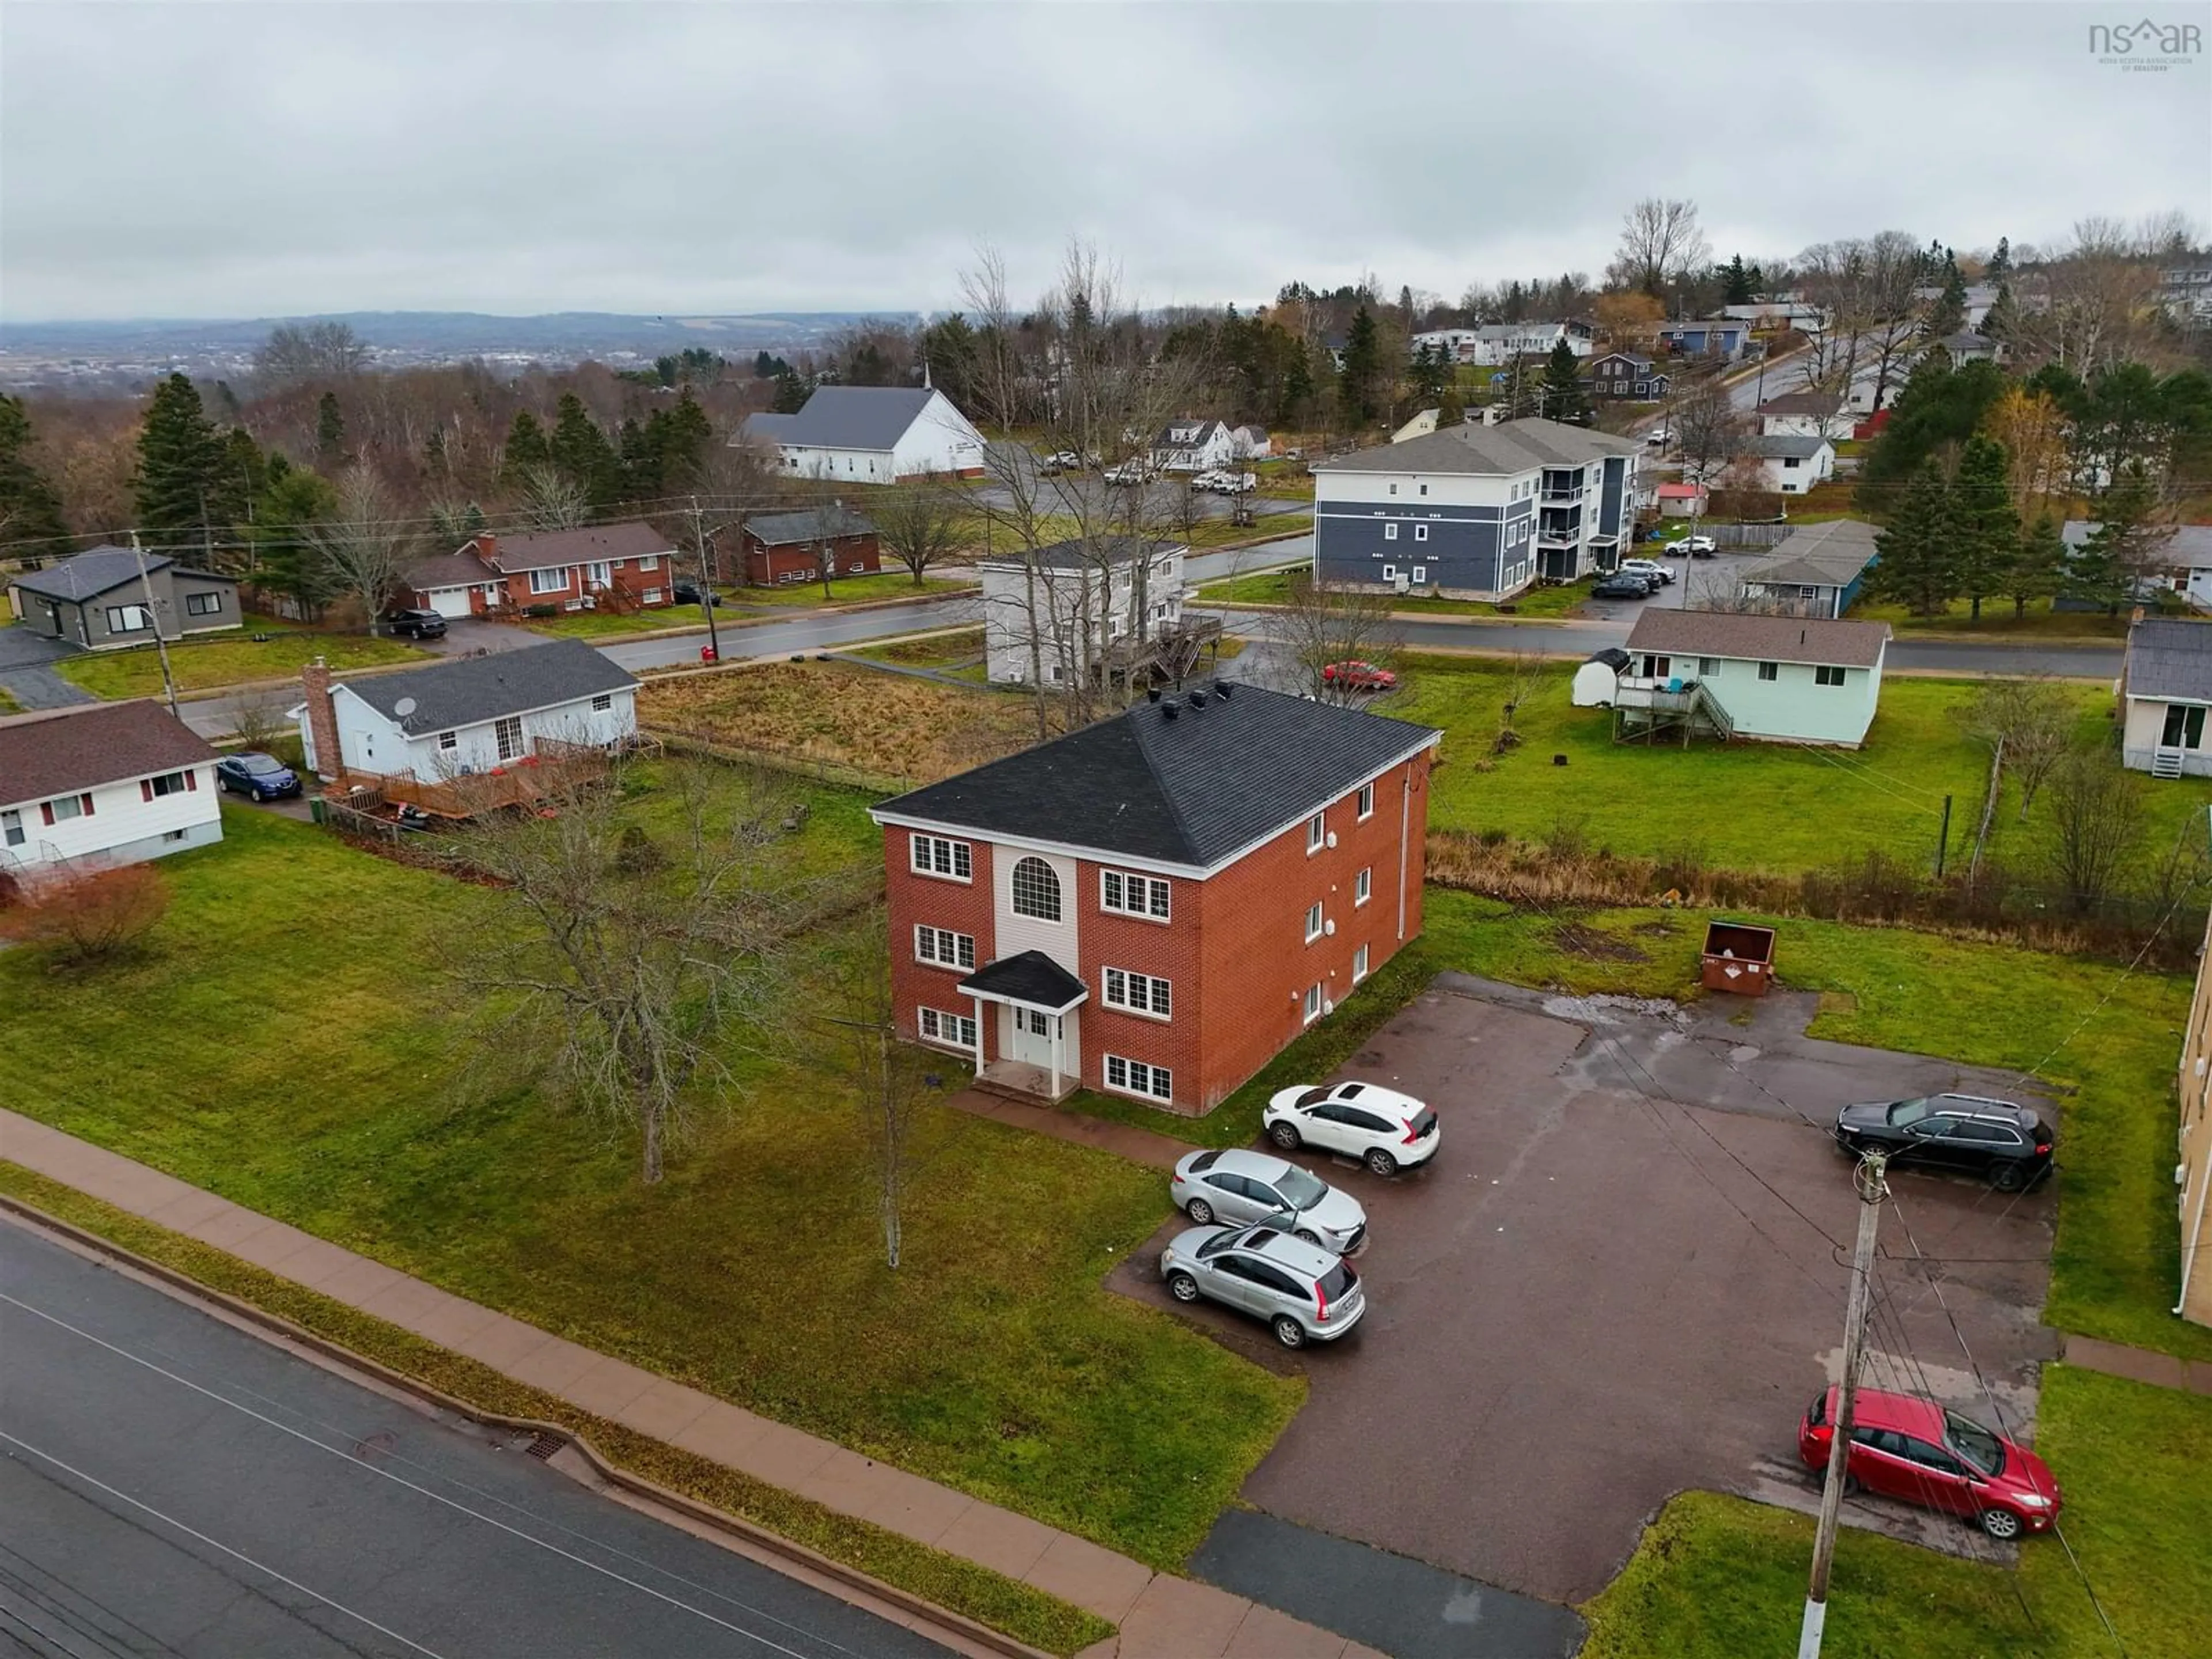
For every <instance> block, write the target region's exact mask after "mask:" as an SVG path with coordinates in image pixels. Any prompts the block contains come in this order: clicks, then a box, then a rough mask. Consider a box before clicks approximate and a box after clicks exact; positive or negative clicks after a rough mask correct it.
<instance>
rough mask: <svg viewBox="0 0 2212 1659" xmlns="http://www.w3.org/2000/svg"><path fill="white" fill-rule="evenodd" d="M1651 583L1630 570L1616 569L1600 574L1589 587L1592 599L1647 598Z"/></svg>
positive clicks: (1649, 593)
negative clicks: (1607, 574) (1608, 573)
mask: <svg viewBox="0 0 2212 1659" xmlns="http://www.w3.org/2000/svg"><path fill="white" fill-rule="evenodd" d="M1650 597H1651V585H1650V583H1649V582H1647V581H1645V580H1644V578H1643V577H1641V576H1639V575H1638V574H1636V573H1635V572H1634V571H1632V570H1616V571H1614V572H1613V574H1611V575H1610V576H1600V577H1599V578H1598V579H1597V580H1596V582H1595V584H1593V585H1592V586H1591V588H1590V598H1592V599H1650Z"/></svg>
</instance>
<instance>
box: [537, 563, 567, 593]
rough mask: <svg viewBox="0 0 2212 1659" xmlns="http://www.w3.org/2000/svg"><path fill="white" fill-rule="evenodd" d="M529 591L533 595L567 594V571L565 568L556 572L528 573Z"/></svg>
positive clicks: (540, 571) (539, 571) (538, 571)
mask: <svg viewBox="0 0 2212 1659" xmlns="http://www.w3.org/2000/svg"><path fill="white" fill-rule="evenodd" d="M530 591H531V592H533V593H565V592H568V570H567V569H566V568H561V569H558V570H533V571H532V572H531V573H530Z"/></svg>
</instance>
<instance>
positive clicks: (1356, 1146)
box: [1260, 1083, 1443, 1176]
mask: <svg viewBox="0 0 2212 1659" xmlns="http://www.w3.org/2000/svg"><path fill="white" fill-rule="evenodd" d="M1260 1121H1261V1125H1262V1126H1263V1127H1265V1128H1266V1130H1267V1139H1270V1140H1272V1141H1273V1142H1274V1143H1275V1145H1276V1146H1279V1147H1281V1148H1282V1149H1283V1150H1284V1151H1285V1152H1295V1151H1297V1149H1298V1148H1299V1147H1300V1146H1319V1147H1322V1148H1323V1149H1325V1150H1326V1151H1328V1152H1343V1153H1346V1154H1347V1155H1348V1156H1350V1157H1352V1158H1358V1160H1359V1161H1360V1162H1361V1163H1363V1164H1365V1165H1366V1166H1367V1167H1368V1168H1369V1169H1370V1170H1373V1171H1374V1172H1375V1173H1376V1175H1379V1176H1391V1175H1395V1174H1397V1173H1398V1171H1399V1170H1410V1169H1412V1168H1413V1167H1414V1166H1415V1165H1417V1164H1426V1163H1427V1162H1428V1161H1429V1160H1430V1159H1431V1158H1434V1157H1435V1156H1436V1155H1437V1146H1439V1145H1440V1144H1442V1142H1443V1132H1442V1131H1441V1130H1440V1129H1439V1128H1438V1127H1437V1115H1436V1114H1435V1113H1434V1112H1432V1111H1431V1110H1430V1109H1428V1108H1427V1107H1426V1106H1425V1105H1423V1104H1422V1103H1420V1102H1419V1101H1418V1100H1416V1099H1414V1098H1413V1096H1411V1095H1406V1094H1401V1093H1399V1092H1398V1091H1396V1090H1395V1089H1386V1088H1384V1087H1383V1085H1381V1084H1379V1083H1339V1084H1334V1085H1328V1086H1325V1087H1322V1088H1319V1089H1279V1090H1277V1091H1275V1093H1274V1096H1273V1098H1272V1099H1270V1100H1269V1101H1268V1102H1267V1110H1266V1111H1265V1112H1263V1113H1261V1118H1260Z"/></svg>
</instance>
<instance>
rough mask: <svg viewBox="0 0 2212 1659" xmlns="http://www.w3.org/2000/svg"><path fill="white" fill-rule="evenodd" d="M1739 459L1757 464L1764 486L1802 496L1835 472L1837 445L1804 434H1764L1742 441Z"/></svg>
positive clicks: (1738, 450)
mask: <svg viewBox="0 0 2212 1659" xmlns="http://www.w3.org/2000/svg"><path fill="white" fill-rule="evenodd" d="M1736 458H1737V459H1739V460H1741V461H1747V462H1752V463H1754V464H1755V465H1757V467H1758V469H1759V476H1760V478H1761V481H1762V484H1763V487H1764V488H1765V489H1771V490H1775V491H1778V492H1779V493H1780V494H1782V495H1805V494H1807V493H1808V492H1809V491H1810V490H1811V489H1812V488H1813V487H1814V485H1815V484H1818V483H1822V482H1824V481H1825V480H1826V479H1827V478H1828V477H1830V476H1831V475H1832V473H1833V472H1834V471H1835V470H1836V446H1835V444H1834V443H1833V442H1832V441H1831V440H1829V439H1827V438H1825V437H1821V436H1819V435H1815V434H1812V433H1804V432H1781V433H1774V432H1770V433H1764V434H1762V435H1759V436H1758V437H1754V438H1746V439H1743V440H1741V443H1740V445H1739V447H1738V448H1737V450H1736Z"/></svg>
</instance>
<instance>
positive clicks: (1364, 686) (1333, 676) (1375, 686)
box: [1321, 662, 1398, 691]
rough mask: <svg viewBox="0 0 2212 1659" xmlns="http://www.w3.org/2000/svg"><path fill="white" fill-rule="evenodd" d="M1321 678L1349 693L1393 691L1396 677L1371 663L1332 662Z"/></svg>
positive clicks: (1323, 670)
mask: <svg viewBox="0 0 2212 1659" xmlns="http://www.w3.org/2000/svg"><path fill="white" fill-rule="evenodd" d="M1321 677H1322V679H1323V680H1324V681H1326V682H1327V683H1328V684H1330V685H1340V686H1342V687H1344V688H1345V689H1346V690H1349V691H1395V690H1397V689H1398V677H1397V676H1396V675H1395V674H1394V673H1392V672H1391V671H1389V669H1387V668H1377V667H1376V665H1374V664H1373V663H1371V662H1333V663H1331V664H1329V665H1328V666H1327V667H1326V668H1324V669H1322V671H1321Z"/></svg>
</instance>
